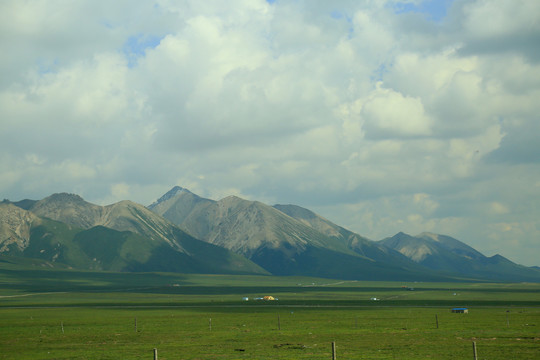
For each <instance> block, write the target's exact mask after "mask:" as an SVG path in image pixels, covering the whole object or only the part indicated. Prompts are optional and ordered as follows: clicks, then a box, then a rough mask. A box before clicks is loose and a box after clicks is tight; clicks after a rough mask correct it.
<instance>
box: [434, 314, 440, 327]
mask: <svg viewBox="0 0 540 360" xmlns="http://www.w3.org/2000/svg"><path fill="white" fill-rule="evenodd" d="M435 324H436V325H437V329H438V328H439V317H438V316H437V314H435Z"/></svg>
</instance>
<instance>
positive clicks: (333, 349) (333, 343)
mask: <svg viewBox="0 0 540 360" xmlns="http://www.w3.org/2000/svg"><path fill="white" fill-rule="evenodd" d="M336 359H337V357H336V342H335V341H332V360H336Z"/></svg>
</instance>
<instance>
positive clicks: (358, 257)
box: [149, 187, 431, 279]
mask: <svg viewBox="0 0 540 360" xmlns="http://www.w3.org/2000/svg"><path fill="white" fill-rule="evenodd" d="M149 208H150V209H152V210H153V211H156V212H157V213H158V214H160V215H162V216H164V217H165V218H167V219H169V220H171V221H173V222H175V223H176V224H177V225H178V226H179V227H181V228H182V229H183V230H185V231H186V232H188V233H190V234H191V235H193V236H195V237H197V238H199V239H202V240H205V241H207V242H209V243H212V244H215V245H219V246H222V247H225V248H227V249H230V250H232V251H234V252H236V253H238V254H242V255H244V256H246V257H247V258H249V259H251V260H252V261H254V262H255V263H257V264H259V265H260V266H262V267H263V268H265V269H266V270H268V271H269V272H270V273H272V274H276V275H278V274H279V275H311V276H321V277H337V278H345V279H391V278H395V279H404V278H406V277H407V278H409V279H412V278H414V279H419V278H422V279H425V278H426V276H427V275H425V274H422V271H421V267H420V266H418V265H416V264H414V263H413V262H411V261H410V260H408V259H407V258H405V257H404V256H402V255H401V254H399V253H397V252H395V251H393V250H390V249H388V248H385V247H381V246H379V245H377V244H375V243H373V242H370V241H369V240H367V239H365V238H362V237H361V236H359V235H356V234H353V233H351V232H348V231H347V230H345V229H343V228H340V227H338V226H337V225H335V224H332V223H331V222H329V221H328V220H325V219H323V218H320V217H317V216H316V215H315V214H314V213H308V212H309V210H307V209H302V208H299V207H291V206H283V205H279V206H276V207H272V206H269V205H266V204H263V203H260V202H257V201H248V200H244V199H241V198H239V197H236V196H229V197H226V198H224V199H221V200H219V201H214V200H209V199H204V198H201V197H198V196H197V195H195V194H193V193H191V192H189V191H187V190H185V189H182V188H180V187H175V188H173V189H172V190H171V191H169V192H168V193H167V194H165V195H164V196H163V197H162V198H160V200H158V201H157V202H155V203H154V204H152V205H150V206H149ZM300 213H301V214H303V215H302V216H300ZM289 214H290V215H293V216H290V215H289ZM389 254H392V255H389ZM396 259H399V260H396ZM407 266H409V268H406V267H407ZM429 276H430V277H431V275H429Z"/></svg>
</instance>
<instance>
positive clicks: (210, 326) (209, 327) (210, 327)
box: [208, 318, 212, 331]
mask: <svg viewBox="0 0 540 360" xmlns="http://www.w3.org/2000/svg"><path fill="white" fill-rule="evenodd" d="M208 329H210V331H212V318H210V319H208Z"/></svg>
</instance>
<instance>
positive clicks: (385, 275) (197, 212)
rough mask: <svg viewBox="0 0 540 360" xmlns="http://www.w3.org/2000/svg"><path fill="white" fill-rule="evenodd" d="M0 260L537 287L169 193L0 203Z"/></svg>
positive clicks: (464, 258)
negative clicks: (135, 198)
mask: <svg viewBox="0 0 540 360" xmlns="http://www.w3.org/2000/svg"><path fill="white" fill-rule="evenodd" d="M0 254H1V255H2V256H12V257H25V258H35V259H41V260H45V261H48V262H50V263H56V264H63V265H66V266H68V267H72V268H77V269H90V270H108V271H168V272H183V273H218V274H219V273H227V274H261V275H263V274H273V275H303V276H317V277H326V278H336V279H359V280H410V281H450V280H457V279H467V280H491V281H540V269H538V268H537V267H525V266H522V265H518V264H515V263H513V262H511V261H510V260H508V259H506V258H504V257H502V256H500V255H495V256H492V257H486V256H484V255H482V254H481V253H479V252H478V251H476V250H474V249H473V248H471V247H469V246H468V245H466V244H464V243H462V242H460V241H458V240H456V239H453V238H451V237H449V236H444V235H437V234H431V233H423V234H420V235H417V236H410V235H407V234H404V233H398V234H396V235H394V236H393V237H391V238H387V239H384V240H381V241H372V240H369V239H367V238H365V237H363V236H361V235H359V234H356V233H354V232H352V231H349V230H347V229H345V228H343V227H341V226H338V225H336V224H334V223H332V222H331V221H329V220H327V219H325V218H323V217H321V216H319V215H317V214H315V213H314V212H312V211H310V210H308V209H305V208H302V207H300V206H296V205H274V206H270V205H266V204H263V203H261V202H258V201H248V200H245V199H241V198H239V197H236V196H229V197H226V198H224V199H221V200H218V201H216V200H211V199H206V198H203V197H200V196H198V195H196V194H194V193H192V192H190V191H189V190H187V189H184V188H181V187H178V186H176V187H174V188H172V189H171V190H170V191H169V192H167V193H166V194H164V195H163V196H162V197H161V198H159V199H158V200H157V201H156V202H154V203H153V204H151V205H149V206H148V207H145V206H143V205H140V204H136V203H134V202H131V201H121V202H118V203H115V204H112V205H108V206H99V205H95V204H91V203H89V202H86V201H85V200H84V199H82V198H81V197H80V196H78V195H75V194H66V193H61V194H53V195H51V196H49V197H46V198H44V199H42V200H39V201H36V200H22V201H17V202H11V201H9V200H4V201H3V202H1V203H0Z"/></svg>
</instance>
